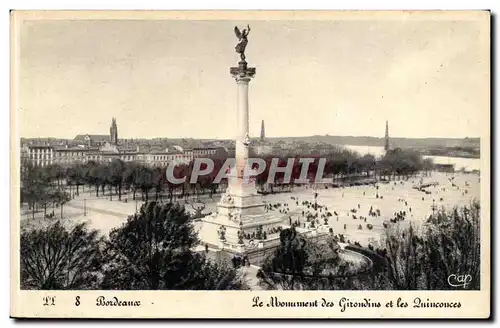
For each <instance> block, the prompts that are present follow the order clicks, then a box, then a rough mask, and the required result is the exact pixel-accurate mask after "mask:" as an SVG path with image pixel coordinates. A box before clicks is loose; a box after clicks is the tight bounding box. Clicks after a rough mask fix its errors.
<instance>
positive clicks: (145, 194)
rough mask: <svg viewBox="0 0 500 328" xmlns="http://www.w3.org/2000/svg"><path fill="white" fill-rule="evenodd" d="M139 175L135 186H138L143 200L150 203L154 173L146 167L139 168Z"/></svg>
mask: <svg viewBox="0 0 500 328" xmlns="http://www.w3.org/2000/svg"><path fill="white" fill-rule="evenodd" d="M137 173H138V174H137V175H136V176H135V178H136V180H135V182H134V184H136V185H137V187H138V188H139V189H141V192H142V200H145V201H146V202H147V201H148V198H149V191H150V190H151V189H152V188H153V171H152V170H151V169H150V168H149V167H146V166H141V167H139V168H138V172H137Z"/></svg>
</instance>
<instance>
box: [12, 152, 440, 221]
mask: <svg viewBox="0 0 500 328" xmlns="http://www.w3.org/2000/svg"><path fill="white" fill-rule="evenodd" d="M302 157H307V155H305V156H302ZM292 158H294V162H293V169H292V174H291V179H290V181H289V182H288V183H286V184H285V183H284V182H286V181H284V173H277V174H276V176H275V178H274V183H272V184H271V185H270V188H271V189H272V188H273V186H276V185H278V186H289V187H293V185H294V184H295V181H297V179H299V178H300V174H301V172H302V165H303V164H302V163H301V162H300V161H299V159H300V158H299V157H292ZM313 158H314V157H313ZM324 158H325V159H326V164H325V167H324V172H323V176H324V177H330V178H331V179H332V182H333V181H334V179H340V180H343V179H345V178H359V177H360V176H366V177H369V176H370V175H371V174H373V175H375V176H377V175H378V176H383V177H389V178H390V177H391V176H396V175H397V176H409V175H412V174H416V173H417V172H419V171H422V170H426V171H428V170H430V169H432V162H431V161H430V160H428V159H425V160H424V159H422V157H421V156H420V155H419V154H418V153H416V152H413V151H409V150H401V149H394V150H390V151H388V152H387V153H386V154H385V156H383V157H382V158H380V159H378V160H377V159H376V158H375V157H374V156H372V155H364V156H360V155H359V154H357V153H355V152H352V151H349V150H346V149H338V150H337V151H335V152H332V153H330V154H328V155H326V156H324ZM272 159H273V157H272V156H266V157H263V160H264V161H265V162H266V169H265V170H264V171H263V172H262V173H261V174H259V175H258V176H257V177H256V183H257V184H258V185H259V186H260V187H261V188H263V189H264V187H265V186H266V184H267V181H268V178H269V168H270V167H271V161H272ZM287 160H288V157H282V158H280V159H279V162H278V166H280V167H284V166H286V164H287ZM319 160H320V158H319V157H318V156H316V157H315V160H314V162H313V163H311V164H310V165H309V168H308V173H307V178H308V179H309V180H310V181H314V179H315V177H316V174H317V172H318V166H319ZM224 161H225V159H221V158H217V159H214V170H213V171H212V172H211V173H210V174H208V175H203V176H200V177H199V178H198V179H197V181H196V183H193V184H191V183H190V178H191V175H192V172H193V167H194V162H193V161H191V162H190V163H188V164H179V165H177V166H176V167H175V168H174V172H173V174H174V176H175V177H177V178H182V177H186V182H184V183H182V184H174V183H171V182H170V181H168V179H167V178H166V168H165V167H150V166H147V165H143V164H141V163H137V162H123V161H122V160H120V159H114V160H112V161H111V162H109V163H96V162H94V161H89V162H87V163H85V164H81V163H76V164H73V165H70V166H61V165H58V164H54V165H49V166H45V167H36V166H33V165H31V164H30V163H29V162H26V163H24V164H23V167H22V170H21V201H22V202H23V203H28V205H29V207H30V208H33V211H35V207H40V206H41V207H44V208H46V206H47V204H53V205H54V204H57V205H61V208H62V205H63V204H64V203H65V202H66V201H68V199H69V197H68V190H69V194H75V193H76V194H79V192H80V189H81V188H85V186H87V187H89V188H92V189H93V190H94V191H95V195H96V196H97V197H99V196H109V199H110V200H113V195H116V197H117V198H118V200H122V194H123V192H124V191H125V192H127V193H128V194H131V195H132V199H133V200H135V199H136V196H137V192H140V196H141V198H142V200H144V201H148V200H149V198H150V195H151V193H153V197H154V198H155V200H159V199H162V198H163V197H167V198H168V200H169V201H170V202H172V201H173V199H174V198H177V197H179V198H184V197H185V196H186V195H199V194H207V193H208V194H209V195H210V197H212V195H213V194H214V193H217V192H221V191H223V190H224V188H225V185H226V184H227V180H226V179H222V181H221V183H220V184H217V183H214V181H215V179H216V177H217V174H218V173H219V171H220V170H221V168H222V167H223V164H224ZM204 168H205V167H204V164H202V169H204ZM33 213H34V212H33ZM61 213H62V212H61ZM61 215H62V214H61Z"/></svg>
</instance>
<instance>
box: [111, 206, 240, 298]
mask: <svg viewBox="0 0 500 328" xmlns="http://www.w3.org/2000/svg"><path fill="white" fill-rule="evenodd" d="M197 245H198V237H197V234H196V232H195V230H194V227H193V223H192V218H191V217H190V216H189V214H188V213H187V212H186V211H185V209H184V207H181V206H179V205H174V204H172V203H168V204H164V205H162V204H158V203H156V202H154V201H152V202H148V203H146V204H144V205H142V207H141V209H140V211H139V213H136V214H134V215H133V216H130V217H129V218H128V221H127V223H126V224H124V225H123V226H122V227H120V228H116V229H114V230H112V231H111V232H110V234H109V242H108V243H107V247H106V254H107V259H108V261H107V262H108V265H107V266H106V267H105V268H104V278H103V282H102V285H101V287H102V288H104V289H133V290H141V289H147V290H156V289H177V290H179V289H239V288H243V287H244V286H245V284H244V281H243V279H242V278H241V277H240V276H239V274H237V273H236V272H235V271H233V269H230V268H228V267H227V266H226V265H224V264H219V263H214V262H210V261H208V260H207V259H206V258H205V255H204V254H199V253H196V252H193V251H192V249H193V248H194V247H195V246H197Z"/></svg>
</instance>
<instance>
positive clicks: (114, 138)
mask: <svg viewBox="0 0 500 328" xmlns="http://www.w3.org/2000/svg"><path fill="white" fill-rule="evenodd" d="M109 134H110V142H111V144H112V145H117V144H118V127H117V126H116V118H114V117H113V119H112V120H111V127H110V128H109Z"/></svg>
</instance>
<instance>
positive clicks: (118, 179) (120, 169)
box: [109, 159, 125, 201]
mask: <svg viewBox="0 0 500 328" xmlns="http://www.w3.org/2000/svg"><path fill="white" fill-rule="evenodd" d="M124 172H125V163H124V162H123V161H122V160H121V159H113V160H112V161H111V163H110V165H109V184H110V189H111V186H114V187H115V188H118V200H120V201H121V200H122V184H123V176H124ZM110 195H111V192H110Z"/></svg>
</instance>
